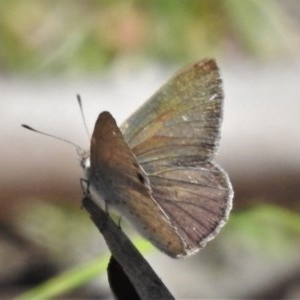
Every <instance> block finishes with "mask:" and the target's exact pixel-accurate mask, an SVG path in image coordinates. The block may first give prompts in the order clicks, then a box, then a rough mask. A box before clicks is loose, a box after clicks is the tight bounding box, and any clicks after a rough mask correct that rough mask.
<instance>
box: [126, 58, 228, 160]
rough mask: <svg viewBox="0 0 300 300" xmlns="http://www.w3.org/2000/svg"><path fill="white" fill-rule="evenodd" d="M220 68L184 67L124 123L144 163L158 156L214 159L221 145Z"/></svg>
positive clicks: (208, 63) (212, 64)
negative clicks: (219, 143) (219, 144)
mask: <svg viewBox="0 0 300 300" xmlns="http://www.w3.org/2000/svg"><path fill="white" fill-rule="evenodd" d="M222 99H223V94H222V89H221V79H220V76H219V72H218V68H217V65H216V63H215V62H214V61H213V60H205V61H202V62H199V63H196V64H194V65H192V66H189V67H187V68H185V69H183V70H182V71H180V72H179V73H178V74H177V75H175V77H173V78H172V79H171V80H170V81H169V82H168V83H167V84H165V85H164V86H163V87H162V88H161V89H160V90H159V91H158V92H157V93H156V94H155V95H153V96H152V97H151V98H150V99H149V100H148V101H147V102H146V103H145V104H144V105H143V106H142V107H141V108H140V109H139V110H137V112H136V113H135V114H133V115H132V116H131V117H130V118H129V120H127V122H125V123H124V125H123V126H122V127H121V130H122V131H123V135H124V138H125V140H126V142H127V143H128V145H129V146H130V147H131V148H132V151H133V152H134V153H135V155H136V156H137V157H138V160H139V162H141V163H143V162H146V161H151V160H155V159H159V158H164V157H166V156H168V157H179V158H180V157H181V156H182V154H183V153H184V154H185V156H197V160H201V161H203V160H207V159H209V158H211V157H212V156H213V155H214V153H215V150H216V147H217V146H218V141H219V128H220V123H221V119H222Z"/></svg>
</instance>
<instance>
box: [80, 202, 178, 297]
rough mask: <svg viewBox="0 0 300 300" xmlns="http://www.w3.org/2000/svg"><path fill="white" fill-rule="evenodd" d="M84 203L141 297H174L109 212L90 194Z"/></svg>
mask: <svg viewBox="0 0 300 300" xmlns="http://www.w3.org/2000/svg"><path fill="white" fill-rule="evenodd" d="M83 206H84V208H85V209H86V210H87V211H88V212H89V214H90V216H91V219H92V221H93V222H94V224H95V225H96V227H97V228H98V229H99V231H100V232H101V233H102V235H103V237H104V239H105V241H106V243H107V246H108V248H109V249H110V251H111V253H112V255H113V257H114V258H115V259H116V260H117V261H118V262H119V264H120V265H121V266H122V268H123V270H124V272H125V273H126V274H127V276H128V277H129V279H130V281H131V283H132V284H133V285H134V287H135V288H136V291H137V293H138V294H139V296H140V297H141V299H143V300H144V299H145V300H148V299H174V297H173V296H172V294H171V293H170V292H169V291H168V289H167V288H166V287H165V285H164V284H163V282H162V281H161V280H160V278H159V277H158V276H157V275H156V273H155V272H154V271H153V270H152V268H151V267H150V265H149V264H148V262H147V261H146V260H145V259H144V258H143V256H142V255H141V254H140V253H139V252H138V251H137V249H136V248H135V247H134V245H133V244H132V243H131V241H130V240H129V239H128V238H127V236H126V235H125V234H124V232H123V231H122V230H121V229H120V228H119V227H118V226H117V225H116V224H115V223H114V221H112V220H111V219H110V217H109V216H108V214H107V213H106V212H104V211H103V210H102V209H100V208H99V207H98V206H97V205H96V204H95V203H94V202H93V201H92V200H91V199H90V198H89V197H85V198H84V199H83Z"/></svg>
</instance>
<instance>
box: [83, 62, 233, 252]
mask: <svg viewBox="0 0 300 300" xmlns="http://www.w3.org/2000/svg"><path fill="white" fill-rule="evenodd" d="M222 101H223V93H222V88H221V79H220V76H219V72H218V68H217V66H216V64H215V62H214V61H213V60H204V61H201V62H199V63H196V64H194V65H192V66H189V67H187V68H185V69H183V70H182V71H181V72H179V73H178V74H177V75H175V77H173V78H172V79H171V80H170V81H169V82H168V83H167V84H165V85H164V86H163V87H162V88H161V89H160V90H159V91H158V92H157V93H156V94H154V95H153V97H151V98H150V99H149V100H148V101H147V102H146V103H145V104H144V105H143V106H142V107H141V108H140V109H139V110H138V111H137V112H136V113H135V114H133V115H132V116H131V117H130V118H129V119H128V120H127V121H126V122H125V123H124V124H123V125H122V126H121V128H120V129H119V128H118V126H117V124H116V122H115V120H114V119H113V117H112V116H111V115H110V113H108V112H103V113H101V114H100V115H99V117H98V120H97V122H96V125H95V129H94V132H93V135H92V140H91V150H90V161H86V163H82V165H83V166H84V167H85V170H86V174H87V180H88V181H89V184H90V191H91V195H92V199H93V200H94V201H95V202H96V203H99V204H100V202H102V203H103V202H105V203H106V204H107V206H108V207H112V208H114V209H115V210H117V211H118V212H119V213H120V214H121V215H124V216H125V217H126V218H128V219H129V220H130V221H131V222H132V223H133V224H134V225H135V227H136V228H137V229H138V230H139V231H140V232H141V233H142V234H143V235H144V236H145V237H146V238H148V239H149V240H150V241H151V242H152V243H153V244H154V245H156V246H157V247H158V248H159V249H161V250H162V251H164V252H165V253H167V254H168V255H170V256H172V257H184V256H187V255H190V254H192V253H195V252H197V251H198V250H199V249H200V248H201V247H203V246H204V245H205V244H206V242H207V241H209V240H210V239H212V238H213V237H214V236H215V235H216V233H217V232H218V231H219V229H220V228H221V227H222V226H223V225H224V223H225V222H226V220H227V218H228V214H229V211H230V209H231V201H232V197H233V192H232V188H231V184H230V181H229V179H228V176H227V175H226V173H225V172H224V171H223V170H222V169H221V168H220V167H219V166H218V165H217V164H216V163H214V162H213V158H214V155H215V153H216V150H217V148H218V142H219V137H220V125H221V121H222Z"/></svg>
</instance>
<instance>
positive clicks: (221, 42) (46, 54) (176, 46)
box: [0, 0, 299, 74]
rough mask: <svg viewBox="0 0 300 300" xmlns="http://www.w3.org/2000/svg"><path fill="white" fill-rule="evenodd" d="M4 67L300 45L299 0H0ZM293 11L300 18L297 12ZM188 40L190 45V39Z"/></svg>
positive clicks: (283, 49) (177, 57)
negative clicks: (296, 9)
mask: <svg viewBox="0 0 300 300" xmlns="http://www.w3.org/2000/svg"><path fill="white" fill-rule="evenodd" d="M0 5H1V11H0V17H1V18H0V22H1V23H0V37H1V48H0V61H1V70H2V72H8V73H11V72H15V73H18V72H22V73H28V72H31V73H32V72H34V73H50V72H51V73H66V74H69V73H88V74H90V72H96V73H97V72H99V71H100V70H102V69H103V68H104V67H108V66H109V65H110V64H112V63H114V62H116V61H118V60H120V59H126V60H130V61H135V62H136V61H140V60H142V61H143V60H147V61H148V60H155V61H157V60H159V61H162V62H164V63H165V62H178V61H187V60H193V59H199V53H201V55H202V56H207V55H209V56H214V55H216V54H218V55H225V56H226V55H235V53H237V54H243V55H248V56H250V57H252V58H255V59H279V58H282V57H284V56H286V55H287V54H290V53H297V49H299V48H295V47H299V27H298V26H299V21H298V20H297V18H296V17H297V11H295V10H294V7H295V8H297V6H298V2H297V1H268V0H265V1H258V0H256V1H255V0H249V1H243V3H241V1H238V0H225V1H224V0H219V1H218V0H213V1H173V0H164V1H155V0H154V1H119V0H116V1H113V2H112V1H96V0H94V1H92V0H89V1H55V2H53V1H37V0H36V1H35V0H33V1H1V2H0ZM292 13H295V18H293V19H292V18H291V17H292V16H291V14H292ZM187 45H188V46H187Z"/></svg>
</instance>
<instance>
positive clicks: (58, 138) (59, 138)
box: [21, 124, 81, 153]
mask: <svg viewBox="0 0 300 300" xmlns="http://www.w3.org/2000/svg"><path fill="white" fill-rule="evenodd" d="M21 126H22V127H24V128H26V129H28V130H31V131H33V132H37V133H40V134H42V135H45V136H49V137H52V138H54V139H56V140H60V141H63V142H65V143H67V144H70V145H73V146H74V147H76V149H77V152H78V151H79V152H80V151H81V147H80V146H78V145H76V144H75V143H73V142H71V141H69V140H66V139H63V138H61V137H58V136H55V135H52V134H49V133H45V132H43V131H40V130H36V129H34V128H32V127H30V126H28V125H26V124H21ZM79 152H78V153H79Z"/></svg>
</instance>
